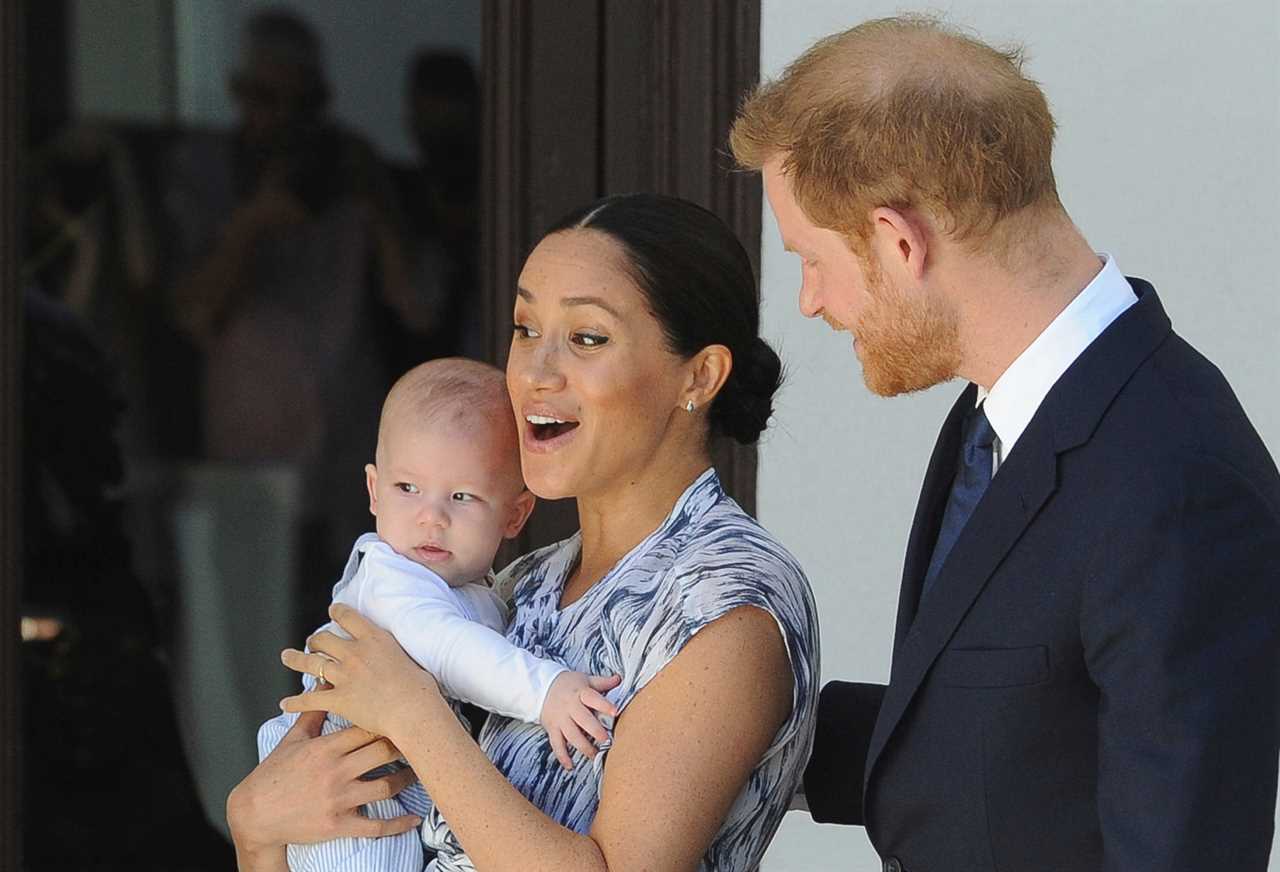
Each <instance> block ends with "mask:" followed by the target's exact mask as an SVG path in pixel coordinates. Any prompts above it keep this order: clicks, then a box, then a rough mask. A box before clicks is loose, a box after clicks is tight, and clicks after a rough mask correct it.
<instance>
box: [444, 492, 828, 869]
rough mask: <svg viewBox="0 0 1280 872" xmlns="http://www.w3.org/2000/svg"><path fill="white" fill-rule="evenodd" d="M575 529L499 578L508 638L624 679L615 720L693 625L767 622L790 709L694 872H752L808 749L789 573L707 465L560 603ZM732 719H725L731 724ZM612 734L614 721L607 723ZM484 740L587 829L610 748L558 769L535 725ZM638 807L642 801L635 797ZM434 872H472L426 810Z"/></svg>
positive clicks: (810, 727)
mask: <svg viewBox="0 0 1280 872" xmlns="http://www.w3.org/2000/svg"><path fill="white" fill-rule="evenodd" d="M580 547H581V538H580V536H579V535H577V534H575V535H574V536H572V537H571V538H569V539H566V540H564V541H563V542H560V543H557V544H555V545H551V546H548V547H546V548H542V549H540V550H538V551H535V552H533V553H532V554H529V555H526V556H525V557H522V558H520V559H518V560H516V561H515V562H514V563H512V564H511V565H510V566H509V567H507V568H506V569H505V570H504V571H503V572H502V573H501V575H500V576H499V579H498V581H499V585H504V584H505V585H506V586H507V587H514V605H515V618H514V620H513V621H512V622H511V625H510V626H509V627H508V628H507V638H509V639H510V640H511V641H513V642H515V643H516V644H517V645H519V646H520V647H522V648H525V649H527V650H529V651H531V652H532V653H534V654H535V655H537V656H540V657H548V658H551V659H553V660H557V661H560V662H562V663H564V664H565V665H566V666H568V667H569V668H570V669H576V670H579V671H581V672H585V673H587V674H591V675H613V674H618V675H621V676H622V684H621V686H619V687H618V688H616V689H614V690H613V691H611V692H610V693H609V694H608V696H609V698H610V700H611V701H613V702H614V703H615V704H617V705H618V707H619V709H621V710H622V711H625V710H626V707H627V705H628V704H629V703H630V702H631V700H632V699H634V698H635V696H636V694H637V693H639V692H640V691H641V690H642V689H643V688H644V687H645V685H647V684H648V683H649V682H650V681H651V680H652V679H653V678H654V676H656V675H657V674H658V673H659V672H660V671H661V670H662V668H663V667H664V666H666V665H667V664H668V663H669V662H671V660H672V658H674V657H675V656H676V655H677V654H678V653H680V650H681V649H682V648H683V647H684V645H685V643H687V642H688V641H689V640H690V639H691V638H692V637H693V636H694V634H696V633H697V632H698V631H699V630H701V629H702V628H703V627H705V626H706V625H707V624H709V623H711V622H712V621H714V620H716V619H717V618H719V617H722V616H723V615H725V614H726V613H728V612H729V611H731V610H732V609H734V608H737V607H738V606H743V605H750V606H755V607H757V608H760V609H763V610H764V611H766V612H768V613H769V614H771V615H773V617H774V618H775V619H776V620H777V622H778V626H779V628H780V630H781V632H782V636H783V639H784V641H785V643H786V648H787V654H788V656H789V658H790V661H791V668H792V671H793V673H794V678H795V680H794V683H793V688H794V690H793V705H792V710H791V714H790V715H789V716H788V717H787V720H786V722H785V723H784V724H783V725H782V727H781V728H780V729H779V730H778V733H777V735H776V736H774V739H773V742H772V743H771V744H770V746H769V749H768V751H767V752H766V753H765V755H764V758H763V759H762V760H761V761H760V763H759V764H758V765H757V766H756V768H755V769H754V770H753V771H752V773H751V777H750V778H749V779H748V780H747V783H746V786H745V787H743V789H742V793H741V794H740V795H739V796H738V798H737V800H735V801H734V803H733V806H732V808H731V809H730V810H729V814H728V816H727V817H726V818H725V820H724V823H723V825H722V826H721V827H720V830H719V832H717V833H716V836H715V838H714V839H713V840H712V842H711V845H710V847H709V848H708V849H707V852H706V854H705V855H704V856H703V858H702V863H701V865H700V866H699V869H700V870H717V872H750V870H754V869H756V868H757V866H758V865H759V863H760V858H761V856H762V855H763V854H764V850H765V848H766V846H767V845H768V843H769V840H770V839H771V838H772V837H773V834H774V831H775V830H776V829H777V827H778V824H779V823H780V822H781V820H782V816H783V814H784V813H785V812H786V810H787V806H788V803H789V802H790V800H791V796H792V794H793V793H794V792H795V790H796V788H797V787H798V786H799V784H800V780H801V778H802V776H803V774H804V767H805V763H806V761H807V760H808V758H809V751H810V749H811V747H812V744H813V731H814V725H815V711H816V708H817V703H818V624H817V618H816V615H815V610H814V603H813V595H812V592H811V591H810V589H809V583H808V581H807V580H806V579H805V576H804V573H803V572H802V571H801V569H800V566H799V564H797V563H796V561H795V558H793V557H792V556H791V555H790V554H789V553H787V551H786V550H785V549H784V548H783V547H782V546H781V545H780V544H779V543H778V542H777V541H776V540H775V539H774V538H773V537H772V536H770V535H769V534H768V533H767V532H766V531H765V530H764V529H763V528H762V527H761V526H760V525H759V524H757V523H756V522H755V520H753V519H752V518H751V517H750V516H749V515H747V514H746V513H745V512H743V511H742V509H740V508H739V507H738V504H737V503H735V502H734V501H733V500H732V499H730V498H729V497H728V496H727V495H726V494H725V492H724V490H723V489H722V488H721V486H720V480H719V478H718V477H717V476H716V474H715V471H714V470H710V469H708V470H707V471H706V472H705V473H703V474H702V475H701V476H699V478H698V479H697V481H695V482H694V483H693V484H692V485H690V486H689V488H688V489H687V490H686V491H685V492H684V494H682V495H681V497H680V499H679V500H677V501H676V504H675V507H674V508H673V509H672V511H671V514H670V515H669V516H668V517H667V519H666V520H665V521H663V522H662V524H661V525H660V526H659V527H658V529H657V530H655V531H654V532H653V533H651V534H650V535H649V536H648V537H647V538H646V539H645V540H644V541H643V542H641V543H640V544H639V545H637V546H636V547H635V548H633V549H632V550H631V552H630V553H629V554H627V555H626V556H625V557H623V558H622V560H621V561H619V562H618V564H617V565H616V566H615V567H614V568H613V569H612V570H611V571H610V572H609V573H608V574H607V575H606V576H605V577H604V578H602V579H601V580H600V581H599V582H597V583H596V584H595V585H593V586H592V587H591V588H590V589H589V590H588V591H587V592H586V593H585V594H583V595H582V597H581V598H580V599H578V600H576V601H574V602H573V603H570V604H569V605H568V606H566V607H565V608H563V609H561V608H559V602H560V594H561V591H562V590H563V588H564V584H565V580H566V578H567V577H568V575H569V573H570V572H571V570H572V569H573V566H574V564H575V563H576V562H577V559H578V553H579V549H580ZM733 717H734V715H733V713H731V712H726V713H725V722H726V728H727V729H732V726H733V723H732V722H733ZM608 725H609V726H612V725H611V724H608ZM480 744H481V747H482V748H483V749H484V752H485V754H486V755H488V757H489V759H490V760H492V761H493V763H494V765H495V766H497V767H498V769H499V770H500V771H501V772H502V773H503V774H504V775H506V777H507V779H508V780H510V781H511V783H512V784H514V785H515V787H516V788H517V789H518V790H519V791H520V792H521V793H523V794H524V795H525V796H526V797H527V798H528V799H529V800H530V801H531V802H532V803H533V804H534V805H536V806H537V807H538V808H540V809H542V810H543V811H544V812H545V813H546V814H547V815H549V816H550V817H551V818H553V819H555V820H556V821H558V822H559V823H561V824H563V825H564V826H566V827H569V828H570V829H572V830H575V831H577V832H580V833H586V832H587V831H588V830H589V829H590V828H591V823H592V821H593V820H594V818H595V814H596V808H597V806H598V805H599V802H600V790H601V784H602V779H603V776H604V766H605V763H606V761H607V760H608V756H609V755H608V750H607V746H606V748H605V750H604V751H603V752H602V753H600V754H598V755H597V756H596V758H595V760H592V761H588V760H586V759H585V758H582V757H580V756H579V757H575V760H576V763H577V765H576V766H575V767H574V769H573V770H572V771H571V772H565V771H564V770H563V769H561V767H560V766H559V764H557V763H556V761H555V759H554V758H553V757H552V756H551V748H550V744H549V743H548V740H547V735H546V733H545V732H544V731H543V729H542V727H541V726H539V725H538V724H529V723H524V722H522V721H517V720H512V719H511V718H506V717H500V716H497V715H492V716H490V717H489V720H488V722H487V723H486V725H485V727H484V729H483V731H482V732H481V734H480ZM636 801H637V802H642V801H643V798H639V797H638V798H637V800H636ZM422 831H423V835H424V838H425V839H426V841H427V844H428V846H430V847H432V848H435V849H436V850H437V851H438V852H439V855H438V857H437V859H436V861H435V865H434V866H433V867H430V868H434V869H436V870H438V872H459V870H470V869H472V868H473V867H472V865H471V862H470V861H469V860H468V858H467V857H466V855H465V854H464V853H463V852H462V849H461V846H460V845H459V844H458V842H457V840H456V839H455V838H454V836H453V834H452V833H451V832H450V830H449V827H448V824H447V823H445V821H444V819H443V817H442V816H441V815H440V814H439V813H438V812H437V811H436V810H434V809H432V810H430V812H429V813H428V815H427V819H426V820H425V821H424V824H423V828H422Z"/></svg>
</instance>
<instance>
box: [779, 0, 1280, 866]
mask: <svg viewBox="0 0 1280 872" xmlns="http://www.w3.org/2000/svg"><path fill="white" fill-rule="evenodd" d="M762 5H763V9H762V19H761V69H762V74H763V75H764V76H765V77H772V76H776V75H778V74H779V73H780V72H781V70H782V69H783V67H784V66H785V65H786V64H787V63H788V62H789V61H791V60H792V59H794V58H795V57H796V56H797V55H798V54H800V53H801V52H802V51H803V50H804V49H805V48H807V47H808V46H809V45H810V44H811V43H812V42H813V41H814V40H816V39H817V38H819V37H821V36H823V35H826V34H828V33H832V32H835V31H838V30H843V29H845V28H847V27H850V26H852V25H854V24H856V23H857V22H858V21H860V20H863V19H866V18H874V17H879V16H882V15H891V14H894V13H896V12H899V11H902V10H903V9H904V8H905V7H902V6H899V5H897V4H894V3H890V2H881V0H864V2H853V3H851V2H848V0H805V2H804V3H802V4H801V3H797V2H794V0H789V2H788V0H763V3H762ZM932 10H933V11H940V12H943V13H944V14H946V16H947V18H948V19H949V20H950V21H952V22H954V23H957V24H961V25H965V26H969V27H972V28H973V29H975V30H976V31H977V32H978V33H979V34H980V35H981V36H982V37H983V38H984V39H986V40H987V41H989V42H997V43H1003V42H1009V41H1018V42H1021V43H1023V44H1024V45H1025V46H1026V47H1027V49H1028V51H1029V53H1030V62H1029V65H1028V68H1029V71H1030V73H1031V75H1032V76H1033V77H1034V78H1035V79H1037V80H1038V81H1039V82H1040V83H1041V84H1042V85H1043V87H1044V90H1045V92H1046V94H1047V95H1048V97H1049V102H1050V104H1051V106H1052V108H1053V111H1054V113H1055V116H1056V117H1057V120H1058V123H1059V127H1060V129H1059V134H1058V143H1057V150H1056V160H1055V162H1054V163H1055V169H1056V172H1057V178H1058V187H1059V190H1060V192H1061V193H1062V197H1063V200H1064V202H1065V204H1066V206H1067V209H1068V210H1069V211H1070V212H1071V214H1072V216H1073V217H1074V218H1075V220H1076V223H1077V224H1078V225H1079V226H1080V227H1081V229H1082V230H1083V231H1084V232H1085V234H1086V236H1088V237H1089V239H1090V241H1091V242H1092V243H1093V244H1094V246H1095V247H1096V248H1097V249H1098V250H1100V251H1107V252H1110V253H1111V254H1113V255H1114V256H1115V257H1116V258H1117V260H1118V262H1119V264H1120V266H1121V268H1122V269H1124V270H1125V271H1126V272H1127V273H1128V274H1130V275H1138V276H1142V277H1143V278H1146V279H1149V280H1150V281H1152V282H1153V283H1154V284H1155V286H1156V288H1157V289H1158V290H1159V292H1160V295H1161V299H1162V301H1163V302H1164V305H1165V307H1166V309H1167V310H1168V312H1169V314H1170V316H1171V317H1172V319H1173V322H1174V327H1175V329H1177V330H1178V331H1179V332H1180V333H1181V334H1182V335H1183V336H1184V337H1186V338H1187V339H1188V340H1189V341H1190V342H1191V343H1192V344H1193V345H1195V346H1197V347H1198V348H1199V349H1200V350H1201V351H1203V352H1204V353H1205V354H1206V355H1208V356H1209V357H1210V359H1212V360H1213V361H1214V362H1216V363H1217V364H1218V365H1219V366H1220V367H1221V368H1222V370H1223V371H1224V372H1225V373H1226V375H1227V378H1228V379H1229V380H1230V381H1231V384H1232V385H1233V386H1234V387H1235V389H1236V392H1237V394H1238V395H1239V397H1240V400H1241V402H1242V403H1243V404H1244V407H1245V410H1246V411H1247V412H1248V413H1249V415H1250V417H1251V418H1252V420H1253V422H1254V425H1255V426H1256V427H1257V429H1258V431H1259V432H1260V433H1261V434H1262V438H1263V439H1264V440H1265V441H1266V443H1267V445H1268V447H1269V448H1270V450H1271V452H1272V454H1273V455H1275V456H1280V391H1277V389H1276V383H1277V377H1278V376H1280V366H1277V363H1276V360H1275V356H1274V355H1275V350H1276V347H1277V346H1278V345H1280V279H1278V278H1277V276H1276V271H1275V259H1276V256H1277V254H1280V4H1277V3H1276V2H1275V0H1236V2H1233V3H1230V4H1218V3H1209V2H1204V0H1128V2H1126V3H1114V2H1110V0H1039V2H1036V3H1026V2H1018V0H955V2H951V3H947V4H945V5H942V6H941V7H938V6H935V7H932ZM762 272H763V275H762V284H763V296H764V306H765V311H764V331H765V334H766V335H767V336H768V338H769V339H771V340H773V341H775V342H777V343H778V345H779V347H780V350H781V352H782V356H783V359H784V361H785V362H786V363H787V364H788V365H789V368H790V380H789V382H788V384H787V386H786V387H785V388H784V389H783V393H782V395H781V400H780V402H779V404H778V413H777V415H776V417H775V421H776V424H775V428H774V429H773V430H771V431H770V432H769V434H768V435H767V438H766V440H765V441H764V443H763V444H762V445H761V450H760V472H759V512H760V518H761V520H762V521H763V522H764V524H765V525H766V526H767V527H769V529H770V530H772V531H773V532H774V533H775V534H777V535H778V536H779V537H780V538H781V539H782V541H783V542H785V543H786V544H787V545H788V546H789V547H790V548H791V549H792V551H793V552H794V553H795V554H796V556H797V557H798V558H799V559H800V561H801V563H802V564H803V565H804V567H805V569H806V570H807V571H808V573H809V577H810V579H811V581H812V582H813V586H814V591H815V593H816V594H817V599H818V608H819V613H820V615H821V619H822V630H823V646H822V658H823V663H822V666H823V676H824V678H825V679H832V678H847V679H855V680H877V681H884V680H886V679H887V677H888V672H889V651H890V645H891V642H892V638H893V621H894V612H895V608H896V603H897V594H898V583H899V579H900V573H901V569H902V557H903V553H904V551H905V548H906V540H907V532H908V528H909V526H910V523H911V514H912V510H913V508H914V505H915V500H916V496H917V495H918V493H919V488H920V482H921V479H922V477H923V475H924V467H925V464H926V462H927V460H928V456H929V452H930V450H931V449H932V446H933V440H934V438H935V436H936V435H937V431H938V427H939V425H940V424H941V421H942V418H943V416H944V414H945V412H946V410H947V408H948V407H949V406H950V404H951V402H952V400H953V399H954V397H955V395H956V393H957V392H958V387H957V386H956V385H950V386H943V387H941V388H935V389H934V390H932V391H930V392H928V393H926V394H923V395H920V396H916V397H909V398H898V399H894V400H883V399H878V398H875V397H873V396H872V395H871V394H869V393H868V392H867V390H866V389H865V388H864V387H863V386H862V382H861V374H860V371H859V369H858V366H857V361H856V359H855V358H854V356H853V354H852V352H851V350H850V348H849V342H848V338H847V337H846V336H836V335H835V334H832V333H831V332H830V331H829V330H828V329H827V328H826V326H825V325H823V324H822V323H821V322H817V323H814V322H808V321H805V320H804V319H803V318H801V317H800V315H799V312H798V310H797V307H796V297H797V289H798V287H799V273H800V270H799V264H798V262H797V261H796V260H795V258H794V256H792V255H788V254H786V253H784V252H783V251H782V247H781V243H780V242H779V240H778V235H777V228H776V226H775V225H774V223H773V216H772V214H771V213H770V212H769V210H768V206H767V204H766V206H765V220H764V247H763V253H762ZM874 868H878V860H877V859H876V856H875V853H874V852H873V851H872V850H871V847H870V844H869V843H868V842H867V839H866V836H865V834H864V832H863V831H862V830H861V829H860V828H854V827H836V826H819V825H817V824H814V823H813V822H812V821H811V819H810V818H809V817H808V816H807V815H804V814H802V813H799V812H793V813H791V814H789V815H788V817H787V820H786V821H785V822H784V824H783V827H782V829H781V830H780V832H779V834H778V837H777V839H776V841H775V842H774V845H773V847H772V848H771V849H770V851H769V853H768V855H767V857H766V860H765V863H764V869H765V870H766V872H790V870H795V872H801V870H803V872H822V870H853V869H874ZM1271 868H1272V869H1273V870H1280V858H1273V860H1272V865H1271Z"/></svg>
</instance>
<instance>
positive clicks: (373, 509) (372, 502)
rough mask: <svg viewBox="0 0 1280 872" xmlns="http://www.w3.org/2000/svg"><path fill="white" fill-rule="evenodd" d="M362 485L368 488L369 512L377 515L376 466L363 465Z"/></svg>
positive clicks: (370, 464)
mask: <svg viewBox="0 0 1280 872" xmlns="http://www.w3.org/2000/svg"><path fill="white" fill-rule="evenodd" d="M364 486H365V487H366V488H368V489H369V514H371V515H373V516H374V517H375V518H376V517H378V467H376V466H374V465H373V464H372V463H366V464H365V465H364Z"/></svg>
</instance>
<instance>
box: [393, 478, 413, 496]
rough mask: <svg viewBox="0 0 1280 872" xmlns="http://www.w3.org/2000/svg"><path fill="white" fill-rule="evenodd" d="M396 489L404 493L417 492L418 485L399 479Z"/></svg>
mask: <svg viewBox="0 0 1280 872" xmlns="http://www.w3.org/2000/svg"><path fill="white" fill-rule="evenodd" d="M396 490H398V491H400V493H403V494H416V493H418V486H417V485H416V484H410V483H409V482H407V481H399V482H396Z"/></svg>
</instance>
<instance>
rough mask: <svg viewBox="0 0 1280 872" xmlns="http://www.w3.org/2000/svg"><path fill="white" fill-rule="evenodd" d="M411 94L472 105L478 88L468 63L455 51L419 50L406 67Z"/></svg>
mask: <svg viewBox="0 0 1280 872" xmlns="http://www.w3.org/2000/svg"><path fill="white" fill-rule="evenodd" d="M409 92H410V93H411V94H441V95H444V96H446V97H457V98H458V99H462V100H466V101H467V102H468V103H473V102H475V101H476V100H477V99H478V95H479V92H480V84H479V82H478V81H477V80H476V70H475V66H474V65H473V64H472V63H471V59H470V58H469V57H467V55H466V54H465V53H463V52H461V51H458V50H456V49H439V48H423V49H419V50H418V52H417V54H415V55H414V56H413V62H412V63H411V64H410V67H409Z"/></svg>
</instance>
